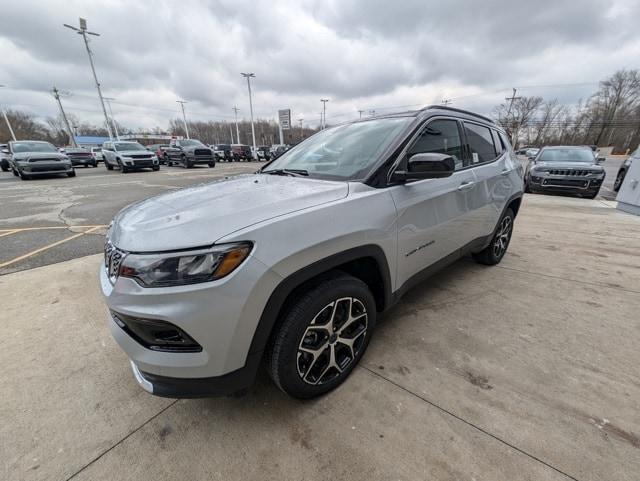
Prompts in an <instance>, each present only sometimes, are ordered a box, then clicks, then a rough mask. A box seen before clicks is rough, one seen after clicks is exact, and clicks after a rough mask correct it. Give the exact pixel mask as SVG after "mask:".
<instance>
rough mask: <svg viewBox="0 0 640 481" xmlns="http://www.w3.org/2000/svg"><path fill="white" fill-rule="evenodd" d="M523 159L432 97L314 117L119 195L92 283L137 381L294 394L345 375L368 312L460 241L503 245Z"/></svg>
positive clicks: (373, 314)
mask: <svg viewBox="0 0 640 481" xmlns="http://www.w3.org/2000/svg"><path fill="white" fill-rule="evenodd" d="M522 188H523V173H522V167H521V165H520V162H519V161H518V159H517V158H516V156H515V154H514V152H513V150H512V148H511V146H510V145H509V141H508V140H507V136H506V135H505V133H504V131H503V130H502V129H501V128H500V127H499V126H497V125H496V124H494V123H493V122H492V121H491V120H489V119H487V118H485V117H482V116H479V115H475V114H472V113H469V112H465V111H461V110H457V109H452V108H445V107H442V106H437V107H428V108H425V109H423V110H421V111H417V112H407V113H402V114H395V115H388V116H382V117H375V118H367V119H363V120H358V121H355V122H351V123H346V124H343V125H339V126H336V127H332V128H327V129H326V130H322V131H320V132H319V133H317V134H315V135H314V136H312V137H310V138H308V139H307V140H305V141H304V142H302V143H300V144H298V145H297V146H295V147H293V148H292V149H291V150H289V151H288V152H286V153H284V154H283V155H282V156H280V157H279V158H278V159H276V160H273V161H271V162H270V163H268V164H266V165H265V166H264V167H263V168H262V169H261V170H260V171H258V172H257V173H255V174H249V175H241V176H237V177H233V178H226V179H222V180H219V181H216V182H212V183H209V184H204V185H198V186H194V187H190V188H187V189H184V190H179V191H174V192H170V193H166V194H162V195H160V196H158V197H154V198H151V199H148V200H146V201H143V202H140V203H137V204H135V205H134V206H131V207H129V208H125V209H124V210H123V211H121V212H120V213H119V214H118V215H117V216H116V218H115V219H114V220H113V222H112V224H111V226H110V227H109V230H108V233H107V243H106V247H105V256H104V265H103V266H102V267H101V268H100V282H101V286H102V292H103V294H104V297H105V300H106V303H107V305H108V308H109V312H110V315H109V321H108V322H109V325H110V328H111V332H112V334H113V336H114V338H115V339H116V341H117V342H118V344H119V345H120V346H121V347H122V349H123V350H124V351H125V352H126V353H127V355H128V356H129V358H130V359H131V365H132V369H133V373H134V375H135V378H136V380H137V382H138V383H139V384H140V385H141V386H142V387H143V388H144V389H146V390H147V391H149V392H152V393H153V394H156V395H159V396H169V397H198V396H213V395H221V394H231V393H237V392H241V391H243V390H246V389H247V388H248V387H249V386H250V385H251V384H252V382H253V380H254V378H255V375H256V371H257V369H258V366H259V365H260V364H265V365H266V368H267V370H268V372H269V373H270V375H271V377H272V379H273V381H274V382H275V384H276V385H277V386H278V387H279V388H280V389H282V390H283V391H285V392H286V393H288V394H289V395H291V396H294V397H298V398H311V397H314V396H318V395H321V394H323V393H325V392H327V391H329V390H331V389H333V388H335V387H336V386H338V385H339V384H340V383H342V382H343V381H344V380H345V379H346V378H347V376H348V375H349V373H350V372H351V371H352V370H353V368H354V367H355V365H356V364H357V363H358V361H359V360H360V358H361V357H362V355H363V353H364V352H365V349H366V348H367V345H368V344H369V341H370V339H371V337H372V335H373V333H374V328H375V325H376V319H377V318H378V315H379V314H380V313H381V312H382V311H385V310H386V309H388V308H389V307H391V306H392V305H393V304H394V303H395V302H397V301H398V300H399V299H400V297H401V296H402V294H403V293H404V292H406V291H407V289H409V288H410V287H411V286H413V285H415V284H416V283H418V282H420V281H422V280H423V279H425V278H426V277H427V276H428V275H430V274H432V273H433V272H435V271H436V270H437V269H439V268H441V267H443V266H445V265H446V264H448V263H450V262H453V261H455V260H456V259H458V258H460V257H461V256H463V255H466V254H471V255H473V257H474V258H475V259H476V260H477V261H478V262H480V263H482V264H487V265H492V264H497V263H498V262H500V261H501V259H502V258H503V256H504V255H505V252H506V250H507V247H508V245H509V241H510V239H511V233H512V229H513V223H514V220H515V217H516V215H517V213H518V209H519V208H520V201H521V198H522Z"/></svg>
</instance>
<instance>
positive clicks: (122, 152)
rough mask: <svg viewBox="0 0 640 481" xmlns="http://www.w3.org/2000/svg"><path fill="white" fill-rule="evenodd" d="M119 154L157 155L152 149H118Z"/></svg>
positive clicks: (127, 155)
mask: <svg viewBox="0 0 640 481" xmlns="http://www.w3.org/2000/svg"><path fill="white" fill-rule="evenodd" d="M118 154H120V155H122V156H125V157H129V156H132V155H156V154H155V153H154V152H151V151H150V150H118Z"/></svg>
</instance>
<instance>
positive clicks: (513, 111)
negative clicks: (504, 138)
mask: <svg viewBox="0 0 640 481" xmlns="http://www.w3.org/2000/svg"><path fill="white" fill-rule="evenodd" d="M542 104H543V100H542V97H520V98H519V99H516V100H515V101H514V102H513V105H511V106H510V105H509V103H502V104H500V105H499V106H498V107H496V108H495V109H494V112H493V113H494V116H495V118H496V120H497V121H498V123H499V124H500V125H502V127H504V129H505V130H506V131H507V133H508V134H509V137H511V143H512V144H513V145H514V147H516V148H517V147H518V145H519V144H520V135H521V133H522V129H523V127H526V126H527V124H528V123H529V121H530V120H531V119H532V118H533V117H534V116H535V114H536V113H537V112H538V110H539V109H540V107H541V105H542Z"/></svg>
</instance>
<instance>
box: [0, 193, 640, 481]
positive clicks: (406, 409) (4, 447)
mask: <svg viewBox="0 0 640 481" xmlns="http://www.w3.org/2000/svg"><path fill="white" fill-rule="evenodd" d="M638 252H640V218H638V217H634V216H631V215H628V214H624V213H621V212H619V211H617V210H615V209H614V208H613V207H612V206H611V205H610V204H609V203H606V202H603V201H598V200H586V199H573V198H564V197H551V196H541V195H540V196H538V195H527V196H525V202H524V204H523V206H522V208H521V212H520V214H519V216H518V219H517V220H516V226H515V233H514V237H513V240H512V244H511V247H510V250H509V253H508V254H507V256H506V257H505V259H504V260H503V262H502V263H501V264H500V266H498V267H485V266H480V265H477V264H475V263H472V262H471V261H469V260H462V261H460V262H458V263H456V264H454V265H453V266H451V267H449V268H448V269H446V270H445V271H443V272H442V273H441V274H439V275H437V276H435V277H433V278H432V279H431V280H429V281H428V282H426V283H425V284H424V285H422V286H419V287H417V288H415V289H414V290H412V291H410V292H409V293H408V294H407V295H406V297H405V298H404V299H403V300H402V301H401V302H400V303H399V304H398V305H397V306H396V307H394V308H393V309H392V310H391V311H389V312H388V313H387V314H386V315H385V316H384V319H383V320H382V321H381V322H380V324H379V326H378V330H377V332H376V335H375V336H374V338H373V339H372V341H371V345H370V348H369V351H368V352H367V354H366V355H365V357H364V359H363V362H362V363H361V366H360V367H358V368H356V370H355V371H354V373H353V375H352V376H351V377H350V379H349V380H348V381H347V382H346V383H345V384H344V385H343V386H342V387H340V388H339V389H337V390H336V391H334V392H332V393H330V394H329V395H327V396H324V397H323V398H321V399H318V400H315V401H310V402H299V401H294V400H292V399H289V398H287V397H286V396H284V395H283V394H281V393H280V392H279V391H277V390H276V389H275V388H274V387H273V385H272V384H271V383H270V382H269V381H268V380H267V379H266V377H265V376H264V375H262V376H261V378H260V379H259V380H258V383H257V385H256V387H255V389H254V390H253V391H252V392H251V393H250V394H249V395H247V396H245V397H243V398H239V399H237V398H225V399H204V400H171V399H162V398H156V397H153V396H151V395H149V394H147V393H146V392H144V391H142V390H141V389H140V388H138V387H137V385H136V384H135V382H134V380H133V378H132V375H131V372H130V368H129V363H128V361H127V359H126V357H125V356H124V354H123V353H122V352H121V351H120V350H119V348H118V347H117V346H116V345H115V343H114V342H113V341H112V339H111V337H110V335H109V333H108V330H107V327H106V325H105V321H104V318H105V314H106V313H105V309H104V306H103V304H102V301H101V299H100V295H99V292H98V281H97V270H98V269H99V264H100V256H98V255H96V256H88V257H82V258H77V259H74V260H71V261H68V262H61V263H58V264H55V265H49V266H46V267H41V268H37V269H31V270H27V271H23V272H17V273H13V274H8V275H5V276H2V277H0V290H1V291H2V292H3V309H2V311H0V312H1V314H0V317H1V319H0V324H1V325H2V326H3V327H4V329H5V333H4V336H2V340H1V341H0V362H1V363H2V365H3V369H4V374H3V395H2V397H1V398H0V414H1V416H2V420H3V422H2V424H0V459H1V460H2V462H3V467H2V468H3V472H2V476H1V477H2V479H11V480H14V479H25V480H36V479H38V480H40V479H41V480H51V479H63V480H66V479H70V478H73V479H83V480H84V479H87V480H96V479H131V480H134V479H135V480H138V479H159V480H162V479H225V480H234V479H242V480H244V479H256V478H257V479H278V480H280V479H306V480H313V479H318V480H325V479H352V480H359V479H362V480H365V479H366V480H370V479H401V480H415V479H438V480H442V479H445V480H462V479H468V480H471V479H476V480H481V479H487V480H514V479H518V480H561V479H574V480H581V481H582V480H602V479H606V480H607V481H611V480H624V481H635V480H637V473H638V472H640V437H639V436H640V418H639V417H638V412H640V380H639V377H638V365H639V364H640V351H639V350H638V348H637V346H638V345H639V343H640V323H639V322H640V321H639V320H638V312H640V269H639V268H638V267H640V256H639V254H638Z"/></svg>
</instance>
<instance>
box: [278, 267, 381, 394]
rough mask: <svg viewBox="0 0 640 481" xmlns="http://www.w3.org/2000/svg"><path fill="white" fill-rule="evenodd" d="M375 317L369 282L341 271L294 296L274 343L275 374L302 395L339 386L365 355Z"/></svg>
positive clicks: (282, 383) (283, 385) (284, 388)
mask: <svg viewBox="0 0 640 481" xmlns="http://www.w3.org/2000/svg"><path fill="white" fill-rule="evenodd" d="M375 323H376V304H375V300H374V298H373V295H372V294H371V291H370V290H369V288H368V287H367V285H366V284H365V283H364V282H362V281H361V280H360V279H356V278H355V277H352V276H349V275H346V274H342V273H336V275H334V276H332V277H331V278H328V279H326V280H324V281H322V282H320V283H319V284H317V285H315V286H313V287H310V288H309V289H307V290H306V291H304V292H301V293H299V294H298V295H297V296H296V298H294V299H293V302H292V303H291V304H290V307H289V309H288V310H287V312H286V313H285V314H284V320H283V321H282V324H281V325H280V327H279V328H278V329H277V331H276V332H275V333H274V335H273V337H272V339H271V341H270V346H269V348H268V352H267V356H268V359H267V368H268V370H269V374H270V375H271V378H272V379H273V381H274V382H275V383H276V385H277V386H278V387H279V388H280V389H281V390H282V391H284V392H285V393H287V394H289V395H290V396H293V397H296V398H300V399H308V398H313V397H316V396H319V395H321V394H324V393H326V392H328V391H330V390H332V389H334V388H336V387H337V386H339V385H340V384H342V382H344V381H345V379H346V378H347V377H348V376H349V374H350V373H351V371H352V370H353V368H354V367H355V366H356V365H357V364H358V361H360V358H361V357H362V355H363V354H364V352H365V350H366V348H367V345H368V344H369V340H370V339H371V335H372V333H373V329H374V327H375Z"/></svg>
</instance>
